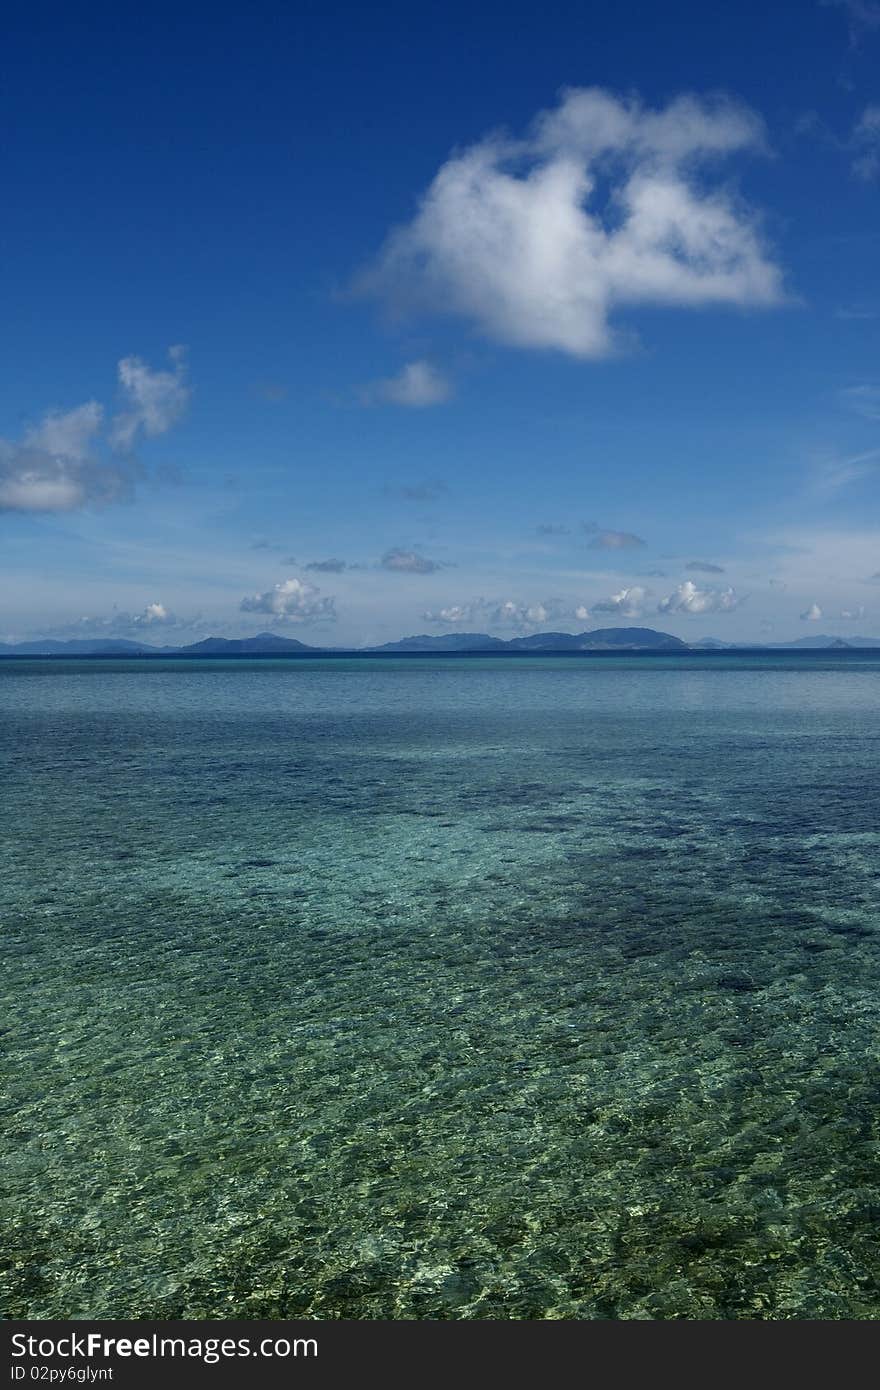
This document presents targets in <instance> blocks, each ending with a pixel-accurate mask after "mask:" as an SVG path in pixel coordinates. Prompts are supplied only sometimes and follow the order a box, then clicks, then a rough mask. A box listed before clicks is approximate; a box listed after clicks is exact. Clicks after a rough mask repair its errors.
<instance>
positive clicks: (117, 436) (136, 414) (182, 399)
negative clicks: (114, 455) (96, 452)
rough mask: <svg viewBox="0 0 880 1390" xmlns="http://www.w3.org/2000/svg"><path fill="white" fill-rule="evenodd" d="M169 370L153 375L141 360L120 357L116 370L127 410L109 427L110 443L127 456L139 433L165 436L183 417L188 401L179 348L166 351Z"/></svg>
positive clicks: (184, 364) (182, 355)
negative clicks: (169, 361)
mask: <svg viewBox="0 0 880 1390" xmlns="http://www.w3.org/2000/svg"><path fill="white" fill-rule="evenodd" d="M168 356H169V358H170V359H171V364H172V365H171V369H170V370H168V371H153V369H152V368H151V367H148V366H147V364H146V362H144V361H143V360H142V359H141V358H140V357H123V358H122V360H121V361H120V363H119V366H118V372H119V384H120V386H121V388H122V393H123V396H124V398H125V401H126V407H127V408H126V409H125V410H123V411H122V412H120V414H118V415H115V416H114V417H113V420H112V421H111V424H110V443H111V444H112V445H113V448H114V449H120V450H122V451H123V452H128V451H130V450H131V449H133V448H134V446H135V444H136V443H137V439H138V436H139V434H140V433H141V432H143V433H144V434H145V435H148V436H154V435H158V434H164V433H165V432H166V430H169V429H170V428H171V426H172V425H173V424H175V423H176V422H177V421H178V420H179V419H180V417H181V415H182V414H183V412H184V410H185V409H186V407H187V404H188V402H189V398H190V394H191V393H190V388H189V386H188V385H187V382H186V363H185V360H184V350H183V348H181V347H173V348H170V349H169V352H168Z"/></svg>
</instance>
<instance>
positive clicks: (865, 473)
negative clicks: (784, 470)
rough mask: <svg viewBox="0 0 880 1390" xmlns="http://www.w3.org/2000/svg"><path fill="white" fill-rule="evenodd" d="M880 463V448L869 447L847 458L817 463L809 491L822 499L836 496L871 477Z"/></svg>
mask: <svg viewBox="0 0 880 1390" xmlns="http://www.w3.org/2000/svg"><path fill="white" fill-rule="evenodd" d="M878 465H880V449H868V450H866V451H865V452H864V453H861V454H851V455H849V456H848V457H846V458H838V459H827V460H825V461H824V462H822V463H819V464H817V465H816V466H815V467H814V469H813V473H812V477H811V479H810V483H809V492H810V493H811V494H812V496H814V497H816V498H818V499H820V500H828V499H830V498H832V497H835V496H836V495H837V494H838V493H839V492H842V491H843V489H844V488H847V487H850V486H851V485H852V484H853V483H858V482H861V480H862V479H863V478H867V477H870V475H871V474H872V473H875V472H876V471H877V468H878Z"/></svg>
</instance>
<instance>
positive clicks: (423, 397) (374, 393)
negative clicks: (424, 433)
mask: <svg viewBox="0 0 880 1390" xmlns="http://www.w3.org/2000/svg"><path fill="white" fill-rule="evenodd" d="M451 395H452V383H451V382H450V381H449V379H448V378H447V377H445V376H444V375H443V373H442V372H441V371H438V369H437V368H436V367H432V366H431V363H430V362H424V361H419V362H407V364H406V366H405V367H402V368H401V370H400V371H399V372H398V373H397V375H396V376H391V377H386V378H385V380H383V381H376V382H373V383H372V385H370V386H365V387H364V389H363V391H362V392H361V398H362V400H363V401H364V403H365V404H366V405H371V404H373V402H375V401H386V402H388V403H389V404H391V405H406V406H411V407H414V408H416V409H420V408H422V407H424V406H427V405H441V404H442V403H443V401H448V400H449V398H450V396H451Z"/></svg>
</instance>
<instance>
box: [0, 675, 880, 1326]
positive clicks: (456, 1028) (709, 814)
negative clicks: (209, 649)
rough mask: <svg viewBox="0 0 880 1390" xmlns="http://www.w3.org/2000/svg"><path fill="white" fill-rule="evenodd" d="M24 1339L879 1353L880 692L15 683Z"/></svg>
mask: <svg viewBox="0 0 880 1390" xmlns="http://www.w3.org/2000/svg"><path fill="white" fill-rule="evenodd" d="M0 745H2V752H0V758H2V765H0V777H2V787H3V796H2V811H0V814H2V820H3V831H4V833H3V845H2V862H0V904H2V914H3V940H4V951H5V956H6V962H7V967H11V968H7V969H6V971H5V972H4V975H5V979H6V982H7V983H6V985H5V986H4V990H5V998H4V1002H3V1018H2V1024H3V1027H4V1030H5V1035H4V1044H5V1048H4V1051H5V1061H4V1068H5V1070H6V1074H7V1078H8V1081H7V1088H6V1094H7V1095H8V1096H9V1097H10V1100H9V1103H8V1104H5V1105H4V1113H3V1117H2V1118H3V1124H4V1131H5V1134H6V1136H7V1139H6V1153H7V1158H6V1160H5V1163H4V1174H3V1193H4V1197H3V1202H4V1208H5V1210H4V1212H3V1213H2V1219H0V1224H2V1229H3V1238H2V1240H3V1245H4V1268H3V1272H2V1281H3V1299H2V1303H3V1307H4V1309H5V1310H6V1312H7V1314H11V1315H14V1316H31V1317H70V1316H72V1317H86V1316H105V1317H124V1316H129V1317H138V1316H140V1317H155V1318H175V1317H224V1316H231V1315H236V1316H238V1317H243V1318H247V1317H275V1316H314V1317H321V1318H337V1317H356V1318H375V1317H378V1318H388V1317H401V1318H419V1317H432V1318H484V1317H487V1318H499V1317H501V1318H544V1317H549V1318H657V1317H659V1318H873V1317H877V1316H880V1254H878V1243H877V1232H878V1221H880V1126H878V1101H880V1031H878V1022H880V994H878V984H880V857H878V847H880V657H877V656H872V655H868V654H861V653H860V654H858V655H851V654H844V655H842V656H837V655H835V656H834V657H833V658H832V657H824V656H823V657H818V658H817V657H812V656H811V657H805V656H803V655H798V656H796V657H795V656H790V657H783V656H774V657H769V656H765V657H760V658H758V657H745V656H740V657H732V656H730V657H728V656H725V657H720V656H714V657H711V658H709V657H706V658H684V659H682V658H639V657H622V658H609V659H582V658H559V659H556V658H552V659H550V658H529V659H521V660H504V661H501V660H491V659H486V660H483V659H469V660H451V659H444V658H438V659H434V658H432V659H419V660H399V661H398V660H343V659H334V660H314V661H313V660H310V661H296V660H286V661H284V660H279V661H275V660H273V661H266V660H262V661H234V662H222V661H216V662H214V661H210V662H208V661H205V662H186V661H176V662H175V661H167V662H164V661H163V662H157V661H150V662H138V661H124V662H123V661H119V662H109V661H83V662H73V661H46V660H44V661H33V662H31V661H5V662H0Z"/></svg>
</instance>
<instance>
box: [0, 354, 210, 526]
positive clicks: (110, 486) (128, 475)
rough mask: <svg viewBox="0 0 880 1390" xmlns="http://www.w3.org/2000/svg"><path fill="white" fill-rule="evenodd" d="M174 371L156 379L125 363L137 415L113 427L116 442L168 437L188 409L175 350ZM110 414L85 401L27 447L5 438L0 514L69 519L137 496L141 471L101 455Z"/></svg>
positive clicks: (37, 428) (44, 423)
mask: <svg viewBox="0 0 880 1390" xmlns="http://www.w3.org/2000/svg"><path fill="white" fill-rule="evenodd" d="M170 355H171V359H172V362H173V363H174V370H173V371H172V372H151V371H150V369H149V367H146V366H145V365H144V364H143V363H142V362H141V361H140V359H139V358H136V357H125V358H123V359H122V361H121V362H120V363H119V364H118V369H119V376H120V380H121V381H122V383H123V386H124V388H125V390H126V392H127V394H128V397H129V400H130V402H131V404H132V409H131V410H130V411H129V412H128V413H127V414H125V415H117V416H116V417H115V418H114V420H113V421H111V426H110V433H109V442H110V443H111V445H112V446H113V447H114V448H118V447H123V446H124V448H125V449H126V450H127V449H129V448H130V447H131V444H132V443H133V441H134V439H135V437H136V435H137V433H138V432H139V431H140V430H141V429H143V431H144V433H145V434H149V435H153V434H161V433H162V432H163V431H164V430H166V429H169V428H170V427H171V425H172V424H173V423H174V421H175V420H176V419H177V418H178V416H179V415H180V413H181V411H182V410H183V408H184V406H185V404H186V401H187V399H188V397H189V388H188V387H187V386H185V385H184V383H183V376H182V374H183V361H182V357H181V350H180V349H177V348H172V349H171V353H170ZM103 422H104V409H103V407H102V406H101V405H100V404H99V403H98V402H97V401H94V400H92V401H86V402H85V403H84V404H83V405H78V406H75V407H74V409H73V410H68V411H59V410H50V411H48V412H47V414H46V415H44V416H43V418H42V420H40V421H39V423H38V424H36V425H31V426H30V427H29V428H28V429H26V430H25V432H24V434H23V435H22V437H21V439H20V440H17V441H14V440H7V439H0V512H2V511H16V512H70V511H74V510H76V509H77V508H79V507H85V506H89V505H94V506H104V505H106V504H107V503H110V502H118V501H120V500H122V499H123V498H125V497H128V496H130V495H131V492H132V488H133V482H134V474H135V470H134V468H133V467H132V466H131V464H130V463H129V462H128V461H126V460H124V459H122V460H120V459H118V458H117V459H113V458H110V457H108V456H107V451H106V446H105V447H104V450H103V454H104V456H103V457H102V451H101V449H100V447H99V446H100V445H101V443H102V438H101V432H102V426H103Z"/></svg>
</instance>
